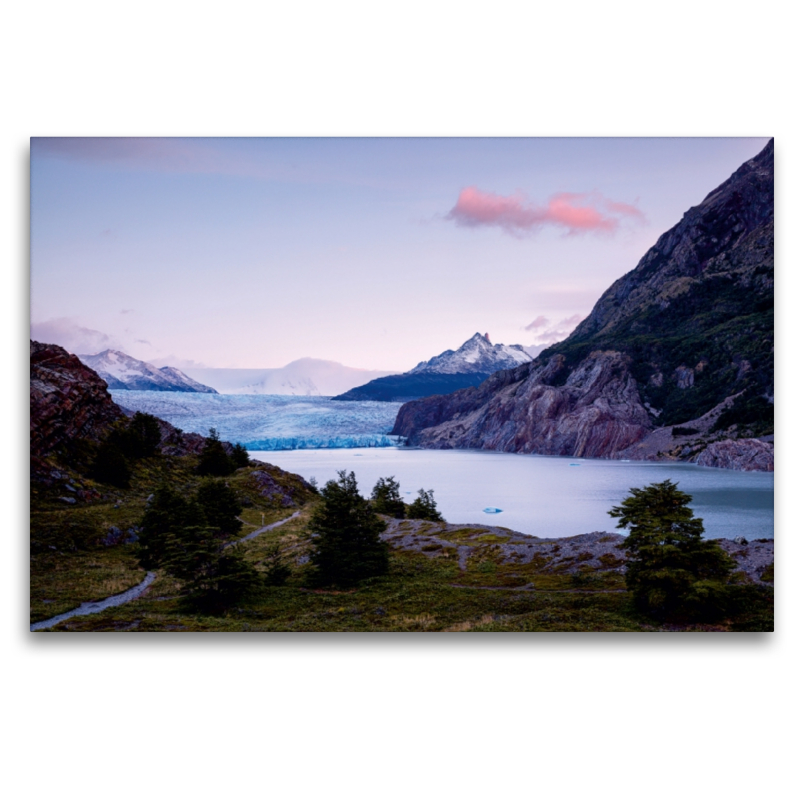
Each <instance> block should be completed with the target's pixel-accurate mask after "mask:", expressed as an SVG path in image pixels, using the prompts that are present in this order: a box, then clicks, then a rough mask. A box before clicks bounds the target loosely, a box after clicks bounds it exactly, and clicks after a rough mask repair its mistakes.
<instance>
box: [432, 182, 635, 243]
mask: <svg viewBox="0 0 800 800" xmlns="http://www.w3.org/2000/svg"><path fill="white" fill-rule="evenodd" d="M445 219H449V220H452V221H453V222H455V223H456V225H461V226H465V227H468V228H478V227H497V228H500V229H502V230H503V231H505V232H506V233H508V234H511V235H512V236H522V235H524V234H529V233H533V232H535V231H537V230H539V229H540V228H542V227H543V226H545V225H552V226H555V227H558V228H562V229H564V230H565V231H566V232H567V233H568V234H577V233H587V232H594V233H607V234H610V233H614V232H615V231H616V230H617V229H618V228H619V226H620V223H621V222H622V220H624V219H630V220H632V221H636V222H643V221H644V220H645V216H644V214H643V213H642V212H641V211H640V210H639V209H638V208H636V206H632V205H630V204H629V203H620V202H618V201H616V200H610V199H608V198H606V197H603V195H602V194H600V193H599V192H584V193H574V192H559V193H558V194H554V195H552V196H551V197H550V198H549V199H548V201H547V203H546V204H545V205H536V204H535V203H531V202H529V201H528V200H527V199H526V198H525V196H524V195H523V194H521V193H520V192H518V193H516V194H513V195H509V196H508V197H504V196H503V195H499V194H494V193H492V192H484V191H482V190H481V189H478V188H476V187H474V186H468V187H467V188H466V189H462V190H461V192H460V193H459V195H458V200H457V201H456V204H455V205H454V206H453V208H451V209H450V212H449V213H448V214H447V216H446V217H445Z"/></svg>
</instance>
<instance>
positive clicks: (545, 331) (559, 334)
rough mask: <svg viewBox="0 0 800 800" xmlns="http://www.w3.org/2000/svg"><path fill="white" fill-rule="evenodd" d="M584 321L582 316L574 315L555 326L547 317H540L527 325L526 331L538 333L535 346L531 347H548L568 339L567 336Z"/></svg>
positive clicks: (535, 337)
mask: <svg viewBox="0 0 800 800" xmlns="http://www.w3.org/2000/svg"><path fill="white" fill-rule="evenodd" d="M582 319H583V317H582V316H581V315H580V314H573V315H572V316H571V317H567V318H566V319H562V320H560V321H559V322H556V323H555V324H551V323H550V320H549V319H547V317H543V316H539V317H536V319H535V320H534V321H533V322H531V324H530V325H526V326H525V328H524V330H526V331H532V330H535V331H536V334H535V336H534V342H533V345H531V346H532V347H533V346H545V347H546V346H548V345H551V344H555V343H556V342H561V341H563V340H564V339H566V338H567V336H569V335H570V334H571V333H572V331H574V330H575V328H576V326H577V325H578V323H579V322H580V321H581V320H582Z"/></svg>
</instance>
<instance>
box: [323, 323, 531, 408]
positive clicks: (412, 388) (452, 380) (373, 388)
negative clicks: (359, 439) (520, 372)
mask: <svg viewBox="0 0 800 800" xmlns="http://www.w3.org/2000/svg"><path fill="white" fill-rule="evenodd" d="M531 361H532V358H531V356H530V355H528V353H526V352H525V350H524V349H523V348H522V346H521V345H518V344H511V345H506V344H492V343H491V342H490V341H489V335H488V334H480V333H476V334H475V335H474V336H472V337H471V338H469V339H467V341H466V342H464V344H462V345H461V347H459V348H458V349H457V350H445V351H444V352H443V353H440V354H439V355H438V356H434V357H433V358H431V359H429V360H428V361H421V362H420V363H419V364H417V366H416V367H414V368H413V369H411V370H409V371H408V372H404V373H402V374H401V375H389V376H387V377H384V378H378V379H376V380H374V381H370V382H369V383H367V384H364V385H363V386H358V387H356V388H355V389H351V390H350V391H348V392H345V393H344V394H341V395H338V396H337V397H334V398H333V399H334V400H380V401H384V402H394V401H400V402H403V401H407V400H413V399H417V398H420V397H429V396H431V395H438V394H449V393H450V392H454V391H456V390H458V389H463V388H466V387H471V386H478V385H479V384H480V383H481V382H482V381H484V380H486V379H487V378H488V377H489V376H490V375H492V374H493V373H495V372H497V371H498V370H502V369H509V368H514V367H517V366H519V365H520V364H527V363H530V362H531Z"/></svg>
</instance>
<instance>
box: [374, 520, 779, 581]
mask: <svg viewBox="0 0 800 800" xmlns="http://www.w3.org/2000/svg"><path fill="white" fill-rule="evenodd" d="M388 523H389V524H388V527H387V529H386V531H385V532H384V533H383V534H382V535H381V538H382V539H383V540H384V541H385V542H387V543H388V544H389V545H390V546H391V547H393V548H397V549H400V550H405V551H408V552H417V553H421V554H422V555H425V556H428V557H429V558H435V557H440V556H443V555H445V556H448V557H453V558H457V560H458V564H459V567H460V568H461V569H462V570H465V569H466V567H467V564H468V562H469V560H470V559H472V558H480V559H484V558H487V557H491V558H492V559H493V560H495V561H496V562H497V563H498V564H510V565H513V564H531V563H535V564H536V566H537V567H538V568H540V569H542V570H545V571H549V572H553V573H561V574H568V575H573V574H576V573H579V572H581V571H582V570H586V569H587V568H588V569H590V570H592V571H600V572H616V573H620V574H621V573H624V572H625V562H626V560H627V559H626V554H625V550H624V549H623V548H622V547H621V545H622V542H623V541H624V540H625V537H624V536H622V535H621V534H619V533H608V532H606V531H595V532H593V533H583V534H580V535H578V536H568V537H564V538H552V539H551V538H540V537H538V536H528V535H527V534H524V533H518V532H517V531H512V530H510V529H508V528H502V527H497V526H491V525H452V524H448V523H446V522H427V521H424V520H398V519H392V520H388ZM715 541H717V542H719V544H720V546H721V547H722V548H723V550H725V552H726V553H728V554H729V555H730V556H731V557H732V558H733V559H734V560H735V561H736V563H737V566H738V570H739V571H740V572H741V573H743V575H744V576H746V578H747V579H748V580H750V581H753V582H754V583H762V584H772V580H768V581H765V580H762V577H761V576H762V575H763V574H764V573H765V571H766V569H767V567H769V566H770V565H771V564H772V563H774V560H775V542H774V540H773V539H754V540H751V541H746V540H745V539H744V538H741V539H739V538H737V539H736V540H731V539H716V540H715Z"/></svg>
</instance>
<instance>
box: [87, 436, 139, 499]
mask: <svg viewBox="0 0 800 800" xmlns="http://www.w3.org/2000/svg"><path fill="white" fill-rule="evenodd" d="M89 477H90V478H92V479H93V480H96V481H98V482H99V483H105V484H108V485H109V486H116V487H117V488H118V489H128V488H129V487H130V485H131V468H130V465H129V464H128V460H127V459H126V458H125V456H124V454H123V452H122V450H121V449H120V448H119V446H118V445H117V444H115V443H114V442H113V441H105V442H103V443H102V444H101V445H100V446H99V447H98V448H97V453H96V454H95V457H94V459H93V460H92V463H91V465H90V467H89Z"/></svg>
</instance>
